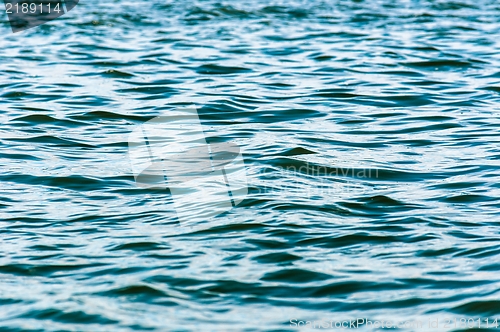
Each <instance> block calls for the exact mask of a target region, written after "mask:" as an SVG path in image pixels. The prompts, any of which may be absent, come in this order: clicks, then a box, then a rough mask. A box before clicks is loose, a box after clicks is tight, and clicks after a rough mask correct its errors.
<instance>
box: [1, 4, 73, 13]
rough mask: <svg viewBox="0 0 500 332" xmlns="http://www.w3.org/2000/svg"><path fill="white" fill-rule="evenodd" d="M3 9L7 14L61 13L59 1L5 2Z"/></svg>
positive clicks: (62, 10) (62, 9)
mask: <svg viewBox="0 0 500 332" xmlns="http://www.w3.org/2000/svg"><path fill="white" fill-rule="evenodd" d="M5 11H6V12H7V14H21V13H22V14H29V13H31V14H51V13H58V14H59V13H62V12H64V8H62V6H61V4H60V3H59V2H56V3H40V2H38V3H37V2H23V3H15V4H12V3H6V4H5Z"/></svg>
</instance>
